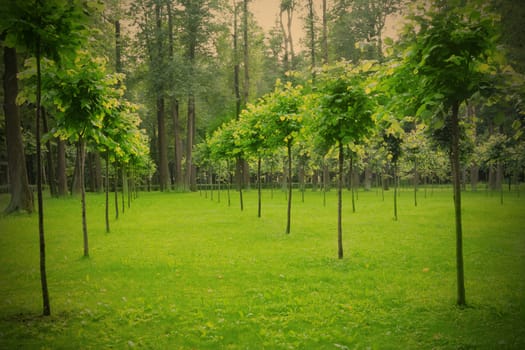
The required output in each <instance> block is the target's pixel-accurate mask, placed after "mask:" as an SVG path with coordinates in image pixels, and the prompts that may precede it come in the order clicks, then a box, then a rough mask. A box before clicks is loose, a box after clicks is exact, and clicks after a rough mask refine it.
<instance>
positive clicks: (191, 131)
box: [185, 93, 195, 191]
mask: <svg viewBox="0 0 525 350" xmlns="http://www.w3.org/2000/svg"><path fill="white" fill-rule="evenodd" d="M186 132H187V135H186V179H185V185H186V188H187V189H189V190H190V191H194V190H195V187H194V186H193V182H194V178H195V174H194V166H193V144H194V135H195V97H194V96H193V94H191V93H190V95H189V96H188V119H187V127H186Z"/></svg>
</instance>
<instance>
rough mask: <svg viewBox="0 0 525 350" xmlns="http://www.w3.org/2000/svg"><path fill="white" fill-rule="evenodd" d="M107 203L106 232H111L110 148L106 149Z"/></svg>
mask: <svg viewBox="0 0 525 350" xmlns="http://www.w3.org/2000/svg"><path fill="white" fill-rule="evenodd" d="M105 192H106V203H105V209H106V210H105V217H106V233H109V148H107V149H106V186H105Z"/></svg>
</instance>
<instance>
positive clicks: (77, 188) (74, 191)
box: [71, 152, 82, 196]
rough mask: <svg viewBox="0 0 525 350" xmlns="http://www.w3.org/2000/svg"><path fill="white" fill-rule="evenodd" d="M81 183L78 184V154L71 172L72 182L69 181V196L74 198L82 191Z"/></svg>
mask: <svg viewBox="0 0 525 350" xmlns="http://www.w3.org/2000/svg"><path fill="white" fill-rule="evenodd" d="M81 187H82V183H81V182H80V158H79V157H78V152H76V157H75V169H74V171H73V180H72V181H71V195H73V196H76V195H78V194H79V193H80V192H81V191H82V188H81Z"/></svg>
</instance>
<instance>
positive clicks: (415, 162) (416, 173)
mask: <svg viewBox="0 0 525 350" xmlns="http://www.w3.org/2000/svg"><path fill="white" fill-rule="evenodd" d="M418 180H419V178H418V172H417V159H414V206H415V207H417V183H418Z"/></svg>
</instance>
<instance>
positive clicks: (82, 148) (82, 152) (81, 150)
mask: <svg viewBox="0 0 525 350" xmlns="http://www.w3.org/2000/svg"><path fill="white" fill-rule="evenodd" d="M77 148H78V158H79V161H80V163H79V164H80V172H79V175H80V177H79V181H80V196H81V197H80V198H81V202H82V235H83V238H84V256H85V257H89V241H88V230H87V220H86V186H85V183H84V165H85V157H86V145H85V142H84V140H83V138H82V136H79V138H78V146H77Z"/></svg>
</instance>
